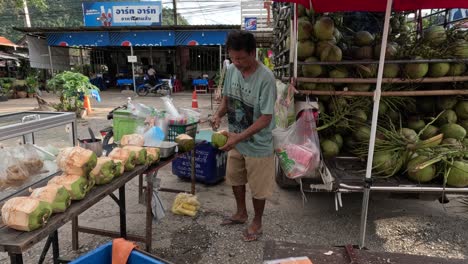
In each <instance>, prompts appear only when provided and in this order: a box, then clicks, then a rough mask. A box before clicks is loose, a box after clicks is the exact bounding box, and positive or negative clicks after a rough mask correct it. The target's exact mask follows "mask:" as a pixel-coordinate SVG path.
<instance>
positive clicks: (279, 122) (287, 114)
mask: <svg viewBox="0 0 468 264" xmlns="http://www.w3.org/2000/svg"><path fill="white" fill-rule="evenodd" d="M295 90H296V89H295V88H294V86H293V85H292V84H289V85H287V84H284V83H283V82H281V81H280V80H276V93H277V95H278V96H277V98H276V102H275V121H276V126H277V127H282V128H287V127H289V126H290V125H291V124H293V123H294V119H295V118H296V116H295V113H294V92H295Z"/></svg>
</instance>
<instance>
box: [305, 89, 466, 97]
mask: <svg viewBox="0 0 468 264" xmlns="http://www.w3.org/2000/svg"><path fill="white" fill-rule="evenodd" d="M298 92H300V93H301V94H310V95H345V96H346V95H347V96H374V95H375V93H374V92H355V91H310V90H298ZM436 95H468V90H432V91H383V92H382V93H381V96H436Z"/></svg>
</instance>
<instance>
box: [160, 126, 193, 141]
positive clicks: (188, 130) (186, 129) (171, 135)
mask: <svg viewBox="0 0 468 264" xmlns="http://www.w3.org/2000/svg"><path fill="white" fill-rule="evenodd" d="M197 126H198V122H196V123H191V124H185V125H168V130H167V137H166V140H167V141H174V140H175V138H176V137H177V136H178V135H181V134H187V135H189V136H191V137H192V138H193V139H195V136H196V135H197Z"/></svg>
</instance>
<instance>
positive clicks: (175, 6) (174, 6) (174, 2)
mask: <svg viewBox="0 0 468 264" xmlns="http://www.w3.org/2000/svg"><path fill="white" fill-rule="evenodd" d="M176 2H177V0H172V7H173V9H174V25H175V26H177V4H176Z"/></svg>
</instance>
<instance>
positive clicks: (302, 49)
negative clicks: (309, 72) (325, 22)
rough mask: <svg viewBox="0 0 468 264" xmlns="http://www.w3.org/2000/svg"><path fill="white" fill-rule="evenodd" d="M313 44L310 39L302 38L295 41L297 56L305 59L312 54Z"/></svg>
mask: <svg viewBox="0 0 468 264" xmlns="http://www.w3.org/2000/svg"><path fill="white" fill-rule="evenodd" d="M314 51H315V44H314V42H313V41H312V40H303V41H299V42H298V43H297V57H298V58H299V59H300V60H305V59H307V58H309V57H311V56H312V55H314Z"/></svg>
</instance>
